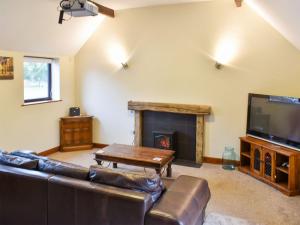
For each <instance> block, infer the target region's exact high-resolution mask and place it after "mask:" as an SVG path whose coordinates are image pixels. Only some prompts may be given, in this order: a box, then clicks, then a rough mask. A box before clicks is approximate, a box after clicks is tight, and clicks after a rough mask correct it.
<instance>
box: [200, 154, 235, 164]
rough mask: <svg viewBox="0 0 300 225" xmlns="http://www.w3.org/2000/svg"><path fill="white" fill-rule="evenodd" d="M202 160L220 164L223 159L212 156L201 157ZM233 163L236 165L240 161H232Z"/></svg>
mask: <svg viewBox="0 0 300 225" xmlns="http://www.w3.org/2000/svg"><path fill="white" fill-rule="evenodd" d="M203 162H204V163H211V164H222V162H223V160H222V159H220V158H213V157H207V156H204V157H203ZM233 163H234V164H235V165H236V166H238V165H240V161H233Z"/></svg>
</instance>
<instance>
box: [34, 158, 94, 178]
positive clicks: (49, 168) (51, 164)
mask: <svg viewBox="0 0 300 225" xmlns="http://www.w3.org/2000/svg"><path fill="white" fill-rule="evenodd" d="M38 170H39V171H42V172H46V173H52V174H55V175H62V176H66V177H71V178H76V179H80V180H88V179H89V169H88V168H85V167H82V166H78V165H74V164H71V163H65V162H61V161H57V160H52V159H47V160H39V164H38Z"/></svg>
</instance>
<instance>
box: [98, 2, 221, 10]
mask: <svg viewBox="0 0 300 225" xmlns="http://www.w3.org/2000/svg"><path fill="white" fill-rule="evenodd" d="M96 1H97V2H98V3H100V4H102V5H105V6H107V7H110V8H113V9H115V10H120V9H129V8H139V7H145V6H154V5H170V4H180V3H188V2H209V1H214V0H96ZM217 1H220V0H217Z"/></svg>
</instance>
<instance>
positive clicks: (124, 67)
mask: <svg viewBox="0 0 300 225" xmlns="http://www.w3.org/2000/svg"><path fill="white" fill-rule="evenodd" d="M121 64H122V67H123V69H124V70H126V69H128V67H129V66H128V63H121Z"/></svg>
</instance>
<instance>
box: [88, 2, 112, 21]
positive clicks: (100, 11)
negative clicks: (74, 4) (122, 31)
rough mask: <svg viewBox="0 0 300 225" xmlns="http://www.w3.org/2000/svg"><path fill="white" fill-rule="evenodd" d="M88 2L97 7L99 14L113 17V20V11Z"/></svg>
mask: <svg viewBox="0 0 300 225" xmlns="http://www.w3.org/2000/svg"><path fill="white" fill-rule="evenodd" d="M89 2H91V3H94V4H95V5H96V6H98V11H99V13H100V14H103V15H106V16H109V17H113V18H114V17H115V11H114V10H113V9H111V8H108V7H105V6H103V5H100V4H99V3H97V2H94V1H90V0H89Z"/></svg>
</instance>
